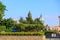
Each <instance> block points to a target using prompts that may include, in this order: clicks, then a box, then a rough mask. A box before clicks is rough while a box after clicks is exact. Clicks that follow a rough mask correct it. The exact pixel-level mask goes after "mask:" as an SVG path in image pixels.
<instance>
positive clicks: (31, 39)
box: [0, 36, 45, 40]
mask: <svg viewBox="0 0 60 40" xmlns="http://www.w3.org/2000/svg"><path fill="white" fill-rule="evenodd" d="M0 40H45V36H0Z"/></svg>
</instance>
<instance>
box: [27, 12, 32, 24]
mask: <svg viewBox="0 0 60 40" xmlns="http://www.w3.org/2000/svg"><path fill="white" fill-rule="evenodd" d="M26 21H27V23H28V24H32V23H33V19H32V15H31V12H30V11H29V12H28V17H26Z"/></svg>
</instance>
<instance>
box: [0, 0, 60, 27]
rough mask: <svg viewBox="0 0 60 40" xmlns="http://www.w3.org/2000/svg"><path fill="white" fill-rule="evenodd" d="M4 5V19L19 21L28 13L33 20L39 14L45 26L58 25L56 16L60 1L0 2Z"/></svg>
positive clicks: (2, 0)
mask: <svg viewBox="0 0 60 40" xmlns="http://www.w3.org/2000/svg"><path fill="white" fill-rule="evenodd" d="M0 1H1V2H2V3H3V4H4V5H6V9H7V10H8V11H5V16H4V18H10V17H11V18H14V19H16V20H19V18H20V17H21V16H22V17H23V18H24V19H25V18H26V17H27V14H28V12H29V11H30V12H31V14H32V17H33V19H35V18H37V17H39V16H40V15H41V14H42V16H43V18H44V21H45V24H46V25H47V24H48V25H49V26H52V25H54V26H57V25H59V24H58V23H59V20H58V16H60V0H0Z"/></svg>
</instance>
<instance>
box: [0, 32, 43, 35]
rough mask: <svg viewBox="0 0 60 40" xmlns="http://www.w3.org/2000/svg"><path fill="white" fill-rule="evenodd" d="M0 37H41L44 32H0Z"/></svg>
mask: <svg viewBox="0 0 60 40" xmlns="http://www.w3.org/2000/svg"><path fill="white" fill-rule="evenodd" d="M0 35H23V36H24V35H40V36H43V35H44V32H0Z"/></svg>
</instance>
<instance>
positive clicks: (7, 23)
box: [6, 18, 15, 28]
mask: <svg viewBox="0 0 60 40" xmlns="http://www.w3.org/2000/svg"><path fill="white" fill-rule="evenodd" d="M14 24H15V21H14V20H13V19H12V18H8V19H7V22H6V27H7V28H10V27H12V26H14Z"/></svg>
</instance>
